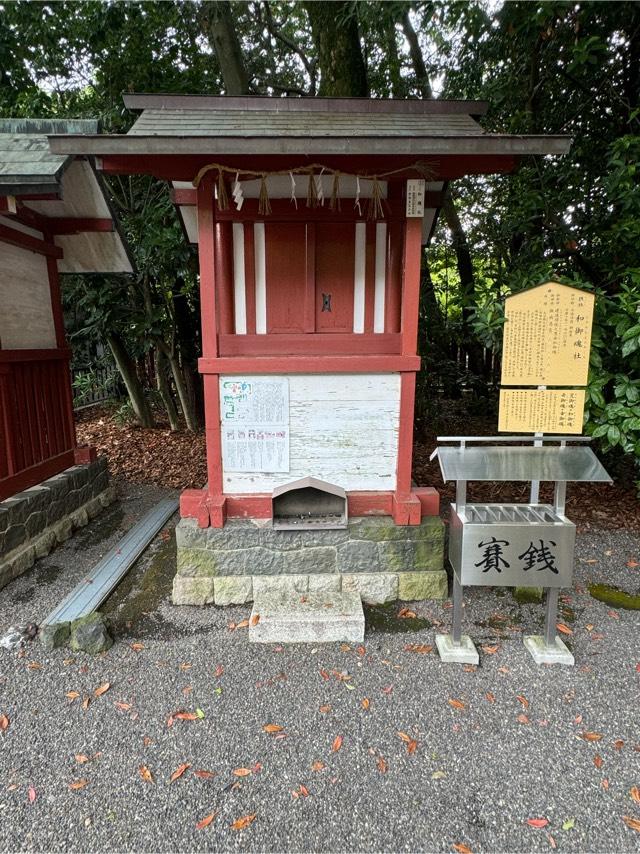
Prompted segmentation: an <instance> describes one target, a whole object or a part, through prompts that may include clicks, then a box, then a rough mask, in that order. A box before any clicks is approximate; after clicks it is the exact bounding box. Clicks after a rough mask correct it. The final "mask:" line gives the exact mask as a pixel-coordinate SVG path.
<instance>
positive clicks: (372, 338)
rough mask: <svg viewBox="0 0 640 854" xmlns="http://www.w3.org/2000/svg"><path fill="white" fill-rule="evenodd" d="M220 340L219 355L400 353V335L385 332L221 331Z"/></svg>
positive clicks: (360, 354)
mask: <svg viewBox="0 0 640 854" xmlns="http://www.w3.org/2000/svg"><path fill="white" fill-rule="evenodd" d="M313 307H314V306H313V304H312V306H311V308H313ZM313 319H314V320H315V317H314V318H313ZM219 340H220V355H221V356H326V355H327V354H328V353H331V354H332V355H334V356H387V355H393V354H397V355H399V354H400V353H401V351H402V348H401V344H402V336H401V335H400V334H399V333H389V334H387V333H384V332H376V333H373V332H372V333H371V334H366V333H365V334H362V333H358V334H355V333H351V332H297V333H296V332H289V333H284V332H283V333H279V334H272V335H220V339H219Z"/></svg>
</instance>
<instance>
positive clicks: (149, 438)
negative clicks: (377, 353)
mask: <svg viewBox="0 0 640 854" xmlns="http://www.w3.org/2000/svg"><path fill="white" fill-rule="evenodd" d="M77 419H78V423H77V432H78V441H79V442H80V443H81V444H88V445H94V446H95V447H96V448H97V450H98V453H100V454H104V455H106V457H107V458H108V460H109V469H110V471H111V474H112V476H113V477H115V478H116V479H118V478H124V479H125V480H127V481H129V482H131V483H148V484H154V485H155V486H162V487H168V488H175V489H188V488H200V487H201V486H202V485H203V484H204V483H205V482H206V480H207V466H206V456H205V442H204V435H203V434H202V433H196V434H194V433H188V432H186V431H179V432H175V433H172V432H171V431H170V430H169V429H168V427H162V426H160V427H159V428H158V429H154V430H147V429H143V428H140V427H137V426H136V425H133V424H119V423H118V422H117V421H116V420H114V418H113V410H112V409H110V408H109V407H105V406H103V407H92V408H91V409H87V410H85V411H83V412H81V413H79V414H78V415H77ZM494 434H495V418H493V417H487V416H469V415H468V414H467V413H466V412H464V409H463V407H462V405H461V404H460V403H457V404H456V403H453V402H451V401H443V403H442V407H441V408H440V409H439V410H438V412H437V413H435V414H434V418H433V420H432V422H431V423H430V424H429V426H428V428H427V427H424V428H421V427H420V426H419V427H418V428H417V430H416V439H415V443H414V460H413V463H414V465H413V478H414V481H415V482H416V483H417V484H418V485H419V486H435V487H436V488H437V489H438V490H439V492H440V495H441V497H442V507H443V510H444V511H445V512H448V511H447V508H448V504H449V502H450V501H452V500H453V498H454V495H455V484H453V483H449V484H443V483H442V477H441V475H440V469H439V466H438V461H437V460H431V461H430V460H429V457H430V455H431V453H432V451H433V449H434V448H435V447H436V445H437V438H436V437H437V436H438V435H449V436H451V435H454V436H458V435H475V436H487V435H494ZM603 462H604V464H605V466H606V465H608V461H607V460H606V459H604V460H603ZM630 468H631V466H626V467H625V466H623V467H620V466H619V465H618V466H617V467H615V468H614V469H613V471H612V476H613V477H614V481H615V482H614V484H613V485H610V484H591V483H587V484H572V485H571V486H570V487H569V490H568V498H567V515H568V516H569V518H570V519H572V520H573V521H574V522H575V523H576V524H577V525H578V528H579V530H585V531H589V530H596V529H598V528H607V529H609V530H613V529H621V528H624V529H628V530H640V501H639V500H638V494H637V490H636V489H635V487H634V485H633V476H634V473H633V472H632V471H630ZM527 492H528V485H527V484H497V483H474V484H470V485H469V491H468V497H469V500H470V501H526V500H527ZM540 494H541V498H542V500H545V501H546V500H551V498H552V487H551V485H550V484H543V485H542V488H541V493H540Z"/></svg>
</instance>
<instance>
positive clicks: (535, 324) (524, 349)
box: [502, 282, 595, 386]
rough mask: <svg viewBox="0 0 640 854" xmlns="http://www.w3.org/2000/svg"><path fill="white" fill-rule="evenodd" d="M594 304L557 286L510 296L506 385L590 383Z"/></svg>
mask: <svg viewBox="0 0 640 854" xmlns="http://www.w3.org/2000/svg"><path fill="white" fill-rule="evenodd" d="M594 301H595V298H594V295H593V294H590V293H588V292H586V291H582V290H578V289H577V288H570V287H568V286H567V285H560V284H558V283H557V282H547V283H546V284H544V285H539V286H538V287H536V288H531V289H530V290H528V291H523V292H522V293H519V294H514V295H513V296H510V297H508V298H507V299H506V301H505V325H504V337H503V350H502V385H518V386H520V385H524V386H527V385H528V386H538V385H552V386H571V385H586V384H587V374H588V371H589V349H590V346H591V326H592V322H593V306H594Z"/></svg>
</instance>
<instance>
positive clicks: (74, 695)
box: [65, 691, 80, 703]
mask: <svg viewBox="0 0 640 854" xmlns="http://www.w3.org/2000/svg"><path fill="white" fill-rule="evenodd" d="M79 696H80V694H79V693H78V692H77V691H67V693H66V694H65V697H67V699H69V700H71V702H72V703H73V701H74V700H77V699H78V697H79Z"/></svg>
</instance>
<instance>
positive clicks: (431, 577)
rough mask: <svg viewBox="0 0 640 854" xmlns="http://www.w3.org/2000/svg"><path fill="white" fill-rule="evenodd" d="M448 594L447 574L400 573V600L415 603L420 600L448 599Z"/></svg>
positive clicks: (442, 572)
mask: <svg viewBox="0 0 640 854" xmlns="http://www.w3.org/2000/svg"><path fill="white" fill-rule="evenodd" d="M447 592H448V581H447V573H446V572H445V571H444V570H441V571H440V572H399V573H398V599H401V600H402V601H404V602H415V601H417V600H419V599H446V598H447Z"/></svg>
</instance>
